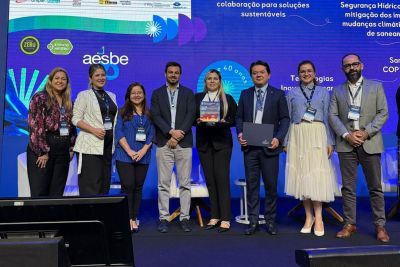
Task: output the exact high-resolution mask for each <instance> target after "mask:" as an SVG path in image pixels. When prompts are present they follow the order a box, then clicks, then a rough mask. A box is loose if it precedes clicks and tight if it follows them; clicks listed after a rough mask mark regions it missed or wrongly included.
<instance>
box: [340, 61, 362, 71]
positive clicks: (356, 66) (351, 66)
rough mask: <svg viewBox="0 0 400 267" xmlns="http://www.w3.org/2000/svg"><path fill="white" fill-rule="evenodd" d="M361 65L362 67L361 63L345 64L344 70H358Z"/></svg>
mask: <svg viewBox="0 0 400 267" xmlns="http://www.w3.org/2000/svg"><path fill="white" fill-rule="evenodd" d="M360 65H361V62H353V63H351V64H344V65H343V68H344V69H345V70H349V69H350V68H353V69H356V68H358V66H360Z"/></svg>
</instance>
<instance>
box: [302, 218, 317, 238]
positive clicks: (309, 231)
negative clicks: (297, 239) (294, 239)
mask: <svg viewBox="0 0 400 267" xmlns="http://www.w3.org/2000/svg"><path fill="white" fill-rule="evenodd" d="M314 222H315V217H313V218H312V219H311V225H310V227H307V228H306V227H303V228H301V230H300V233H302V234H309V233H311V228H312V227H313V225H314Z"/></svg>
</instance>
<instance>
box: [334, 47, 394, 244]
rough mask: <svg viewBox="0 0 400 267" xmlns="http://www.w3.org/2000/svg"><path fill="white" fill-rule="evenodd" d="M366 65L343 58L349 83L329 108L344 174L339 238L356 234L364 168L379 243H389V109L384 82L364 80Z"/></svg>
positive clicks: (352, 57)
mask: <svg viewBox="0 0 400 267" xmlns="http://www.w3.org/2000/svg"><path fill="white" fill-rule="evenodd" d="M363 68H364V64H363V63H362V62H361V59H360V57H359V56H358V55H356V54H347V55H345V56H344V57H343V58H342V70H343V72H344V74H345V75H346V78H347V81H346V82H345V83H343V84H341V85H339V86H336V87H335V88H334V89H333V92H332V98H331V103H330V106H329V123H330V125H331V127H332V129H333V130H334V131H335V133H336V150H337V152H338V155H339V163H340V171H341V173H342V184H343V186H342V196H343V212H344V221H345V225H344V227H343V229H342V230H341V231H339V232H338V233H337V234H336V237H338V238H347V237H350V236H351V235H353V234H354V233H355V232H356V200H357V198H356V185H357V168H358V165H359V164H361V167H362V169H363V172H364V175H365V179H366V180H367V185H368V190H369V195H370V200H371V207H372V212H373V214H374V224H375V230H376V234H377V239H378V240H379V241H381V242H389V235H388V234H387V232H386V229H385V227H384V226H385V222H386V218H385V200H384V195H383V191H382V184H381V153H382V152H383V151H384V146H383V139H382V134H381V129H382V126H383V125H384V124H385V122H386V121H387V119H388V106H387V101H386V96H385V91H384V90H383V87H382V84H381V83H380V82H376V81H371V80H367V79H365V78H364V77H363V76H362V70H363Z"/></svg>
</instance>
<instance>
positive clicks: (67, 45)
mask: <svg viewBox="0 0 400 267" xmlns="http://www.w3.org/2000/svg"><path fill="white" fill-rule="evenodd" d="M73 48H74V47H73V45H72V44H71V42H70V41H69V40H68V39H54V40H52V41H51V42H50V43H49V44H48V45H47V49H49V50H50V52H51V53H52V54H53V55H62V56H66V55H69V53H71V51H72V49H73Z"/></svg>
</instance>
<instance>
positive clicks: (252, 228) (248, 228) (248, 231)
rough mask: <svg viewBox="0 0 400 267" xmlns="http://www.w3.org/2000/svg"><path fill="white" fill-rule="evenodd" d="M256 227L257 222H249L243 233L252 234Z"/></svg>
mask: <svg viewBox="0 0 400 267" xmlns="http://www.w3.org/2000/svg"><path fill="white" fill-rule="evenodd" d="M257 228H258V226H257V224H250V225H249V227H247V228H246V229H245V230H244V234H245V235H254V234H255V233H256V231H257Z"/></svg>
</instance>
